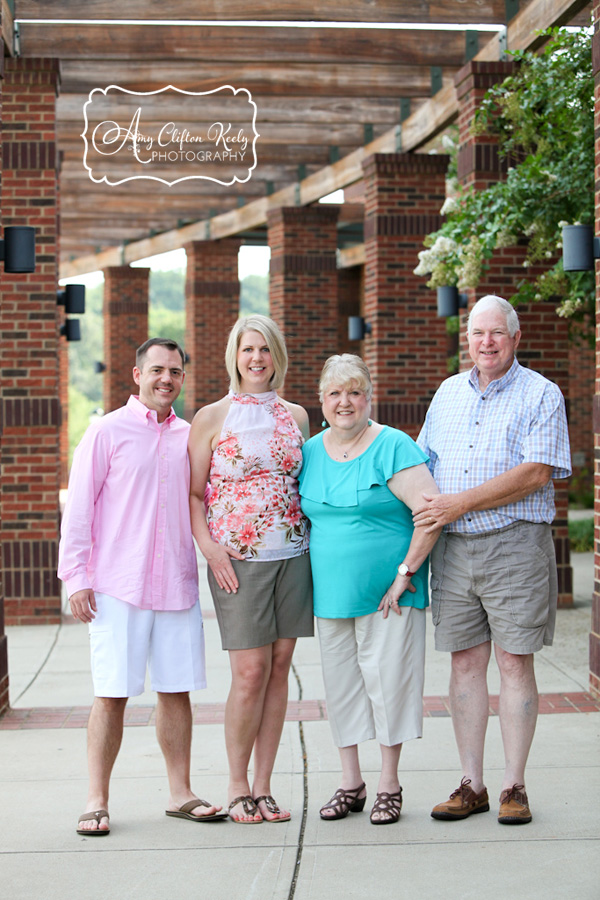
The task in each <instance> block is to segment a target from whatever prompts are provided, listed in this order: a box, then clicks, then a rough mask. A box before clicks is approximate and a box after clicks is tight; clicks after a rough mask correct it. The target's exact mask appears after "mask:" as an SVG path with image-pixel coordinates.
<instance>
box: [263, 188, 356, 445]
mask: <svg viewBox="0 0 600 900" xmlns="http://www.w3.org/2000/svg"><path fill="white" fill-rule="evenodd" d="M338 214H339V212H338V209H337V208H332V207H327V206H325V205H321V206H307V207H289V208H288V207H286V208H281V209H275V210H272V211H271V212H270V213H269V215H268V219H267V225H268V241H269V246H270V248H271V267H270V281H269V303H270V311H271V315H272V317H273V318H274V319H275V321H276V322H277V324H278V325H279V327H280V328H281V329H282V331H283V333H284V335H285V342H286V345H287V349H288V356H289V368H288V374H287V378H286V383H285V396H286V397H287V398H288V399H289V400H291V401H293V402H294V403H299V404H300V405H301V406H303V407H304V408H305V409H306V411H307V413H308V415H309V418H310V425H311V432H314V431H317V430H319V429H320V427H321V420H322V418H323V417H322V413H321V408H320V405H319V401H318V397H317V389H318V382H319V375H320V374H321V369H322V368H323V363H324V362H325V360H326V359H327V358H328V357H329V356H331V355H332V354H333V353H337V352H338V273H337V267H336V249H337V228H336V223H337V218H338Z"/></svg>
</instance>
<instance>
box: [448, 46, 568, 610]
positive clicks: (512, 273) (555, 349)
mask: <svg viewBox="0 0 600 900" xmlns="http://www.w3.org/2000/svg"><path fill="white" fill-rule="evenodd" d="M513 67H514V64H513V63H510V62H470V63H468V64H467V65H466V66H464V67H463V68H462V69H461V70H460V72H459V73H458V74H457V76H456V79H455V83H456V93H457V97H458V103H459V115H458V125H459V151H458V177H459V180H460V181H461V183H462V184H463V185H465V186H469V187H473V188H475V189H476V190H483V189H484V188H486V187H488V186H489V185H490V184H492V183H494V182H496V181H498V180H499V179H500V178H502V177H503V175H504V173H505V172H506V167H507V165H508V162H507V160H501V159H500V158H499V156H498V149H497V145H496V142H495V139H494V138H493V137H490V136H489V135H474V134H473V133H472V131H471V125H472V122H473V117H474V115H475V113H476V111H477V109H478V107H479V105H480V103H481V101H482V99H483V97H484V95H485V93H486V91H487V90H488V89H489V88H490V87H492V85H494V84H496V83H498V82H500V81H503V80H504V78H506V77H507V76H508V75H510V73H511V72H512V71H513ZM526 250H527V247H526V244H525V242H524V240H523V241H521V242H520V243H519V244H517V245H515V246H513V247H504V248H502V249H501V250H497V251H496V253H495V254H494V257H493V259H492V260H491V261H490V266H489V269H488V271H487V272H486V274H485V276H484V278H483V279H482V280H481V282H480V283H479V285H478V288H477V297H482V296H483V295H485V294H499V295H500V296H502V297H505V298H506V299H507V300H510V299H511V296H512V295H513V293H514V286H515V285H516V284H517V282H518V281H522V280H523V278H524V277H525V275H526V274H527V276H528V277H530V278H532V279H533V278H534V277H537V276H538V275H539V274H541V272H542V271H544V268H545V266H541V265H540V266H532V267H530V268H529V269H528V270H527V273H525V270H524V268H523V261H524V259H525V255H526ZM468 293H469V307H471V306H472V305H473V303H474V301H475V300H476V299H477V297H476V295H475V291H469V292H468ZM517 312H518V315H519V320H520V322H521V330H522V333H523V336H522V338H521V343H520V344H519V350H518V358H519V362H521V364H522V365H526V366H529V367H531V368H533V369H536V370H537V371H538V372H540V373H541V374H542V375H545V376H546V378H549V379H550V380H551V381H555V382H556V383H557V384H558V386H559V387H560V389H561V391H562V392H563V394H564V397H565V401H566V404H567V411H568V410H569V326H568V323H567V321H566V320H565V319H561V318H559V317H558V316H557V315H556V306H555V305H554V304H552V303H531V304H526V305H525V304H521V305H519V306H518V308H517ZM462 319H463V322H462V323H461V324H463V325H464V327H462V328H461V368H463V369H465V368H469V367H470V366H471V365H472V363H471V360H470V357H469V355H468V352H467V341H466V314H463V316H462ZM554 489H555V503H556V517H555V519H554V523H553V526H552V533H553V537H554V545H555V548H556V560H557V572H558V603H559V606H563V607H565V606H572V604H573V570H572V567H571V555H570V545H569V534H568V506H569V495H568V480H565V479H562V480H560V481H555V482H554Z"/></svg>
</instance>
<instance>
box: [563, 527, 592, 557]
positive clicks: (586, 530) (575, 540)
mask: <svg viewBox="0 0 600 900" xmlns="http://www.w3.org/2000/svg"><path fill="white" fill-rule="evenodd" d="M569 540H570V542H571V550H572V551H573V552H574V553H586V552H587V551H589V550H593V549H594V519H593V518H590V519H575V520H574V521H571V522H569Z"/></svg>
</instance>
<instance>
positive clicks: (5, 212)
mask: <svg viewBox="0 0 600 900" xmlns="http://www.w3.org/2000/svg"><path fill="white" fill-rule="evenodd" d="M58 78H59V76H58V63H57V61H56V60H53V59H7V60H6V63H5V72H4V83H3V89H2V156H3V171H2V225H3V226H4V227H6V226H7V225H32V226H34V227H35V229H36V257H37V260H36V269H35V272H34V273H32V274H29V275H9V274H7V273H6V272H4V270H3V267H0V273H1V274H0V278H1V281H2V285H1V293H2V311H1V328H2V332H3V355H2V359H1V362H0V366H1V369H2V372H1V383H2V386H1V388H0V392H1V400H2V412H3V422H4V431H3V435H2V463H3V480H2V487H1V501H2V526H1V538H2V568H3V572H4V592H5V618H6V622H7V624H21V625H28V624H37V623H43V624H49V623H57V622H59V621H60V586H59V582H58V579H57V577H56V561H57V560H56V557H57V542H58V527H59V508H58V487H59V428H60V420H61V409H60V402H59V373H58V347H59V337H58V315H57V306H56V290H57V284H58V280H57V279H58V269H57V256H58V246H57V200H58V178H57V171H56V167H57V156H56V144H55V132H56V120H55V108H56V92H57V85H58Z"/></svg>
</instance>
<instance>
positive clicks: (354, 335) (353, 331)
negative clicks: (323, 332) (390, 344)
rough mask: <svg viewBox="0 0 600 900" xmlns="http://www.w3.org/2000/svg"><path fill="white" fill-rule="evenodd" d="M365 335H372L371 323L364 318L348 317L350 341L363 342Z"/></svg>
mask: <svg viewBox="0 0 600 900" xmlns="http://www.w3.org/2000/svg"><path fill="white" fill-rule="evenodd" d="M365 334H371V323H370V322H365V320H364V319H363V317H362V316H348V340H349V341H362V339H363V338H364V336H365Z"/></svg>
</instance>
